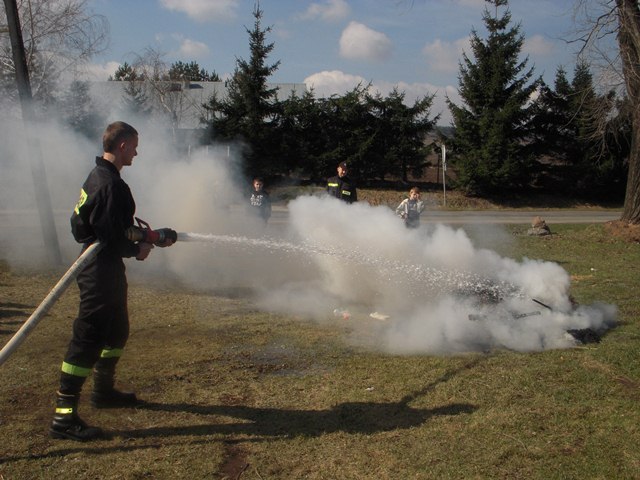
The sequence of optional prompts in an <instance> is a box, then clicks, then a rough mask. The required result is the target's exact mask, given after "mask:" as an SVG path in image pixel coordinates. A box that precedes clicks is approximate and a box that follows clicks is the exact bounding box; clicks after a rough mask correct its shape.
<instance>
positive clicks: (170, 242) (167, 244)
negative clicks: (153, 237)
mask: <svg viewBox="0 0 640 480" xmlns="http://www.w3.org/2000/svg"><path fill="white" fill-rule="evenodd" d="M174 243H175V242H174V241H173V240H172V239H170V238H165V240H164V242H162V243H156V247H161V248H164V247H170V246H171V245H173V244H174Z"/></svg>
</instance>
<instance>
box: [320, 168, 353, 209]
mask: <svg viewBox="0 0 640 480" xmlns="http://www.w3.org/2000/svg"><path fill="white" fill-rule="evenodd" d="M348 172H349V171H348V169H347V162H340V163H339V164H338V175H336V176H335V177H331V178H329V179H328V180H327V193H328V194H329V195H330V196H332V197H336V198H339V199H340V200H344V201H345V202H347V203H353V202H357V201H358V194H357V192H356V186H355V184H354V183H353V182H352V181H351V179H350V178H349V177H348Z"/></svg>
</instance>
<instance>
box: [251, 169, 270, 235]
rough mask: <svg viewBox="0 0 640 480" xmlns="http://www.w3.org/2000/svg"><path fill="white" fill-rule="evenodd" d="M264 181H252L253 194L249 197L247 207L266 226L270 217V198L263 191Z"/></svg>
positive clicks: (260, 179) (257, 179) (256, 179)
mask: <svg viewBox="0 0 640 480" xmlns="http://www.w3.org/2000/svg"><path fill="white" fill-rule="evenodd" d="M263 188H264V180H262V178H260V177H256V178H254V179H253V192H251V197H249V205H250V207H251V211H252V213H254V214H255V215H256V216H257V217H259V218H261V219H262V220H263V221H264V223H265V224H266V223H267V221H268V220H269V217H271V198H269V194H268V193H267V192H265V191H264V189H263Z"/></svg>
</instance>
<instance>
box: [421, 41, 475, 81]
mask: <svg viewBox="0 0 640 480" xmlns="http://www.w3.org/2000/svg"><path fill="white" fill-rule="evenodd" d="M463 51H467V52H469V51H470V47H469V37H465V38H460V39H458V40H456V41H455V42H443V41H442V40H440V39H438V40H435V41H433V42H430V43H427V44H426V45H425V46H424V47H423V48H422V53H423V55H424V56H425V59H426V60H427V66H428V67H429V69H430V70H433V71H435V72H441V73H455V72H457V71H458V70H459V66H458V62H459V61H460V59H461V58H462V52H463Z"/></svg>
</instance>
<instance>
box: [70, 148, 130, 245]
mask: <svg viewBox="0 0 640 480" xmlns="http://www.w3.org/2000/svg"><path fill="white" fill-rule="evenodd" d="M135 211H136V204H135V202H134V200H133V196H132V195H131V190H130V189H129V186H128V185H127V184H126V183H125V181H124V180H122V178H121V177H120V172H119V171H118V169H117V168H116V167H115V166H114V165H113V164H112V163H111V162H108V161H107V160H105V159H104V158H102V157H96V166H95V167H94V169H93V170H91V172H90V173H89V176H88V177H87V179H86V180H85V182H84V184H83V185H82V190H81V191H80V199H79V200H78V203H77V204H76V206H75V208H74V210H73V213H72V215H71V232H72V233H73V237H74V238H75V239H76V241H77V242H80V243H84V244H85V246H86V245H88V244H90V243H92V242H94V241H95V240H99V241H100V243H102V244H103V245H105V247H104V248H103V249H102V250H103V252H105V253H109V254H112V255H115V256H119V257H135V256H136V255H138V253H139V252H140V249H139V247H138V246H137V245H136V244H135V243H133V242H132V241H130V240H128V239H127V238H126V236H125V231H126V230H127V229H128V228H129V227H131V226H132V225H133V215H134V214H135Z"/></svg>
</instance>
